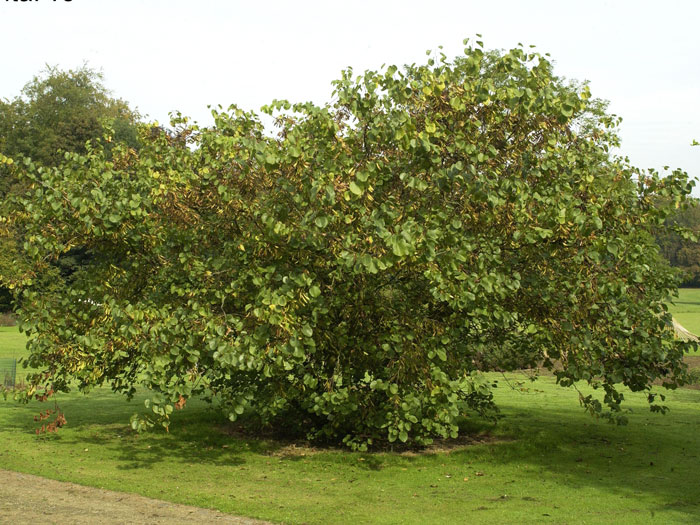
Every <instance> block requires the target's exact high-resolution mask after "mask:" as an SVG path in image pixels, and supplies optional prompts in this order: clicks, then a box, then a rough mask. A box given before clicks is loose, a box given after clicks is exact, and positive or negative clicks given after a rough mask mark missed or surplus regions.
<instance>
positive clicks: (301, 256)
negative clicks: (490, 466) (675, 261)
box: [4, 45, 694, 448]
mask: <svg viewBox="0 0 700 525" xmlns="http://www.w3.org/2000/svg"><path fill="white" fill-rule="evenodd" d="M264 111H265V112H267V113H270V114H272V115H274V116H275V117H276V119H277V120H276V121H277V124H278V126H279V134H278V135H277V136H270V134H269V133H267V132H266V130H265V129H264V128H263V125H262V124H261V122H260V119H259V118H258V116H257V115H255V114H253V113H246V112H243V111H240V110H238V109H237V108H235V107H232V108H230V110H229V111H227V112H219V111H215V112H214V119H215V123H214V125H213V126H212V127H210V128H207V129H199V128H197V127H196V126H189V125H188V124H187V122H186V120H184V119H177V120H176V121H175V122H174V123H173V125H177V126H180V132H179V133H178V136H177V139H175V138H173V137H172V136H170V135H168V134H167V133H160V132H155V133H151V132H148V133H145V134H144V135H143V141H144V143H143V147H142V148H141V149H140V150H139V151H135V150H133V149H131V148H127V147H125V146H123V145H122V146H117V147H116V148H115V149H114V150H113V152H112V154H111V155H110V154H109V153H108V152H107V151H106V150H105V148H104V147H101V146H100V145H99V144H98V145H96V146H95V147H94V148H89V149H88V150H87V152H86V153H85V154H77V153H76V154H71V155H68V156H67V157H66V159H65V162H63V163H62V164H61V165H59V166H58V167H56V168H52V169H40V168H37V167H35V166H34V165H33V164H32V163H29V164H27V165H20V166H18V165H17V164H11V165H9V166H10V169H11V170H13V171H14V173H16V174H17V175H18V176H20V177H22V180H23V181H24V184H25V187H26V189H27V191H26V192H25V194H24V195H22V196H21V197H20V198H18V199H15V200H14V201H13V202H12V205H13V207H12V210H11V213H10V219H11V220H12V222H13V224H17V225H19V226H21V227H22V228H24V229H25V230H26V232H27V235H26V240H27V242H26V243H25V245H24V246H23V250H24V253H25V256H26V257H27V259H28V260H29V261H31V266H30V267H29V268H28V270H27V271H21V272H15V273H14V274H13V275H8V276H4V277H5V279H6V280H8V281H10V282H14V283H17V284H18V285H21V286H22V287H23V304H22V310H21V312H20V314H21V317H22V322H23V324H22V327H23V329H24V330H25V331H26V332H27V334H28V336H29V348H30V350H31V357H30V360H29V362H30V363H31V364H32V365H33V366H36V367H39V368H41V369H43V372H41V373H38V374H36V375H34V376H33V377H32V378H31V384H30V385H29V387H28V389H27V391H26V392H25V393H24V396H25V398H29V397H38V398H40V399H46V398H47V396H50V395H52V394H53V393H54V392H56V391H62V390H67V389H69V388H71V386H72V385H78V387H79V388H80V389H83V390H85V391H87V390H89V389H91V388H92V387H94V386H96V385H100V384H103V383H108V384H110V385H111V386H112V388H113V389H114V390H115V391H118V392H123V393H125V394H126V395H127V396H131V395H133V394H134V392H135V389H136V385H137V384H143V385H144V386H145V387H146V388H147V389H149V390H150V391H152V392H154V393H155V394H154V395H153V396H152V397H151V398H150V399H149V401H148V406H149V407H150V408H151V410H152V412H153V413H154V414H155V416H157V418H159V419H160V421H161V422H162V423H163V424H164V425H167V423H168V421H167V419H168V414H169V413H170V412H171V411H172V410H173V409H174V408H182V407H183V406H184V405H185V402H186V400H187V399H188V398H190V397H191V396H194V395H204V396H205V397H207V398H209V399H211V400H215V401H216V402H217V403H218V404H219V405H220V407H221V408H222V410H223V411H224V412H225V413H226V414H227V415H228V416H229V417H230V418H231V419H236V418H237V417H238V416H239V415H240V414H243V413H247V414H249V416H250V417H251V418H254V419H256V420H258V421H259V422H260V423H262V424H281V425H283V426H284V427H285V428H297V429H299V430H302V431H304V432H305V433H307V435H308V436H309V437H310V438H321V439H323V438H325V439H333V440H338V441H340V440H342V441H344V442H345V443H347V444H348V445H350V446H353V447H358V448H363V447H367V446H369V445H371V444H373V443H377V442H387V441H388V442H393V441H397V440H398V441H401V442H409V441H410V442H415V443H420V444H425V443H428V442H429V441H430V440H431V439H432V438H433V437H436V436H439V437H449V436H453V437H454V436H456V435H457V433H458V431H459V422H460V418H462V417H464V416H466V415H469V414H474V413H477V414H482V415H486V416H489V415H493V414H494V411H495V409H496V407H495V406H494V404H493V398H492V395H491V384H490V382H489V381H488V379H487V377H485V376H484V375H483V372H485V371H493V370H513V369H516V368H522V367H530V366H532V367H534V366H543V367H545V368H547V369H549V370H552V371H553V373H554V374H555V375H556V377H557V380H558V382H559V384H561V385H562V386H572V385H576V384H577V382H580V381H582V382H585V383H588V384H590V385H592V386H593V387H594V388H595V389H596V391H597V392H601V391H602V396H594V395H583V394H581V397H580V399H581V402H582V404H583V405H584V406H585V407H586V408H587V409H588V410H590V411H591V412H592V413H595V414H602V415H607V416H609V417H614V418H616V419H618V420H619V419H621V418H622V417H623V414H622V409H621V405H622V402H623V399H624V395H623V393H622V392H621V391H620V386H621V385H623V386H625V387H628V388H630V389H632V390H634V391H647V392H648V393H649V397H648V399H649V402H650V403H651V406H652V409H654V410H662V407H660V406H659V405H657V404H656V401H657V400H658V399H659V397H658V396H657V394H656V393H654V392H653V391H652V385H653V383H654V382H655V381H657V380H660V381H661V382H662V383H663V385H664V386H666V387H668V388H675V387H676V386H678V385H680V384H683V382H684V381H685V380H686V369H685V365H684V363H683V354H684V351H687V350H688V349H691V348H694V343H690V342H683V341H679V340H676V339H675V338H674V335H673V329H672V324H671V318H670V315H669V314H668V313H667V310H666V306H665V301H667V300H668V299H669V297H670V296H672V294H673V293H674V292H675V290H676V285H677V281H676V279H675V275H674V273H673V271H672V270H671V269H670V268H669V267H668V264H667V263H665V262H664V260H663V259H662V258H661V257H660V255H659V250H658V247H657V246H656V244H655V242H654V239H653V236H652V231H653V230H654V229H656V228H663V224H664V220H665V219H666V218H667V216H668V213H669V212H670V210H671V209H673V208H674V207H676V206H680V205H682V204H683V202H684V201H685V198H686V196H687V195H688V194H689V192H690V191H691V188H692V184H691V183H689V182H688V180H687V175H686V174H684V173H682V172H680V171H676V172H674V173H672V174H670V175H669V176H668V177H666V178H663V179H662V178H660V177H658V176H657V175H656V174H654V173H648V174H647V173H640V172H639V171H638V170H636V169H635V168H633V167H631V166H629V165H628V164H627V163H626V161H625V160H624V159H620V158H617V157H614V156H611V154H610V153H609V151H610V149H611V148H610V146H611V145H614V144H616V143H617V141H618V139H617V135H616V124H617V122H618V120H617V119H616V118H614V117H612V116H609V115H606V114H605V113H604V112H603V111H602V109H601V105H600V104H598V103H595V102H592V100H591V98H590V93H589V91H588V89H587V88H586V87H585V86H583V87H581V86H576V85H573V84H569V83H564V82H562V81H561V80H560V79H558V78H557V77H555V76H554V75H553V73H552V66H551V63H550V62H549V61H548V60H547V59H546V58H545V57H542V56H540V55H539V54H537V53H533V52H530V51H526V50H524V49H523V48H516V49H513V50H511V51H509V52H507V53H502V54H489V55H488V56H487V57H485V54H484V52H483V51H482V49H481V47H480V45H477V46H475V47H467V49H466V50H465V55H464V56H463V57H460V58H458V59H457V60H455V61H453V62H449V61H448V60H447V59H446V57H444V56H439V57H435V58H431V59H430V60H429V61H428V63H427V64H426V65H412V66H407V67H404V68H403V69H399V68H397V67H394V66H392V67H388V68H386V69H384V70H382V71H379V72H373V71H368V72H366V73H364V74H363V75H360V76H359V77H355V76H354V75H353V73H352V71H346V72H344V74H343V75H342V77H341V78H340V79H339V80H338V81H336V82H335V98H334V103H333V104H332V105H328V106H324V107H318V106H315V105H313V104H311V103H308V104H297V105H294V106H292V105H290V104H289V103H287V102H284V101H282V102H275V103H273V104H272V105H271V106H269V107H266V108H264ZM5 162H7V161H6V160H5ZM661 201H663V202H664V203H665V204H664V205H659V202H661ZM47 225H50V227H47ZM75 248H81V249H85V250H90V251H91V252H92V253H93V257H92V258H91V259H90V260H89V261H88V264H86V265H85V266H83V267H81V268H79V269H78V270H77V271H76V272H75V273H74V274H73V275H72V276H71V277H70V278H64V277H62V276H61V275H60V272H59V271H58V269H57V268H56V267H55V265H52V264H51V261H55V260H57V259H59V258H60V257H61V255H62V254H65V253H68V252H70V251H71V250H74V249H75ZM47 283H51V285H50V286H49V285H48V284H47ZM152 423H153V420H149V419H148V418H144V417H136V418H135V419H134V421H133V424H134V426H135V428H142V427H143V426H144V425H149V424H152Z"/></svg>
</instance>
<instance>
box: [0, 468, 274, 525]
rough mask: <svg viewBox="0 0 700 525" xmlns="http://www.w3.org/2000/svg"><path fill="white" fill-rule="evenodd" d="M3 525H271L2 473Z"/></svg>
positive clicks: (0, 509)
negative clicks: (192, 524) (166, 524)
mask: <svg viewBox="0 0 700 525" xmlns="http://www.w3.org/2000/svg"><path fill="white" fill-rule="evenodd" d="M0 523H11V524H13V525H22V524H25V523H26V524H29V523H32V524H35V523H42V524H44V523H51V524H61V525H64V524H66V523H71V524H75V525H88V524H90V525H93V524H100V525H102V524H115V525H116V524H141V523H143V524H145V523H148V524H151V523H168V524H170V525H175V524H186V523H187V524H189V523H197V524H200V523H202V524H205V523H221V524H236V525H262V524H265V523H267V522H263V521H258V520H253V519H249V518H237V517H235V516H230V515H228V514H222V513H221V512H217V511H215V510H209V509H201V508H199V507H189V506H187V505H178V504H175V503H169V502H166V501H160V500H156V499H149V498H144V497H143V496H138V495H136V494H128V493H125V492H114V491H111V490H103V489H96V488H92V487H84V486H82V485H76V484H75V483H65V482H62V481H54V480H51V479H45V478H40V477H37V476H32V475H30V474H21V473H19V472H11V471H7V470H0Z"/></svg>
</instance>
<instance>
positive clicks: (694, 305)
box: [669, 288, 700, 335]
mask: <svg viewBox="0 0 700 525" xmlns="http://www.w3.org/2000/svg"><path fill="white" fill-rule="evenodd" d="M674 303H675V304H672V305H669V311H670V312H671V314H673V317H675V318H676V319H677V320H678V322H679V323H681V324H682V325H683V327H684V328H685V329H686V330H689V331H690V332H692V333H694V334H695V335H700V288H681V289H680V290H678V299H676V301H674Z"/></svg>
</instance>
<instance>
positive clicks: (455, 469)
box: [0, 331, 700, 523]
mask: <svg viewBox="0 0 700 525" xmlns="http://www.w3.org/2000/svg"><path fill="white" fill-rule="evenodd" d="M12 334H13V333H12V332H11V331H0V348H7V347H9V346H11V345H12V344H16V343H9V342H5V339H6V338H9V339H13V337H14V336H13V335H12ZM494 378H495V379H496V378H497V376H494ZM499 385H500V386H499V387H498V388H497V389H496V400H497V402H498V404H499V405H500V406H501V407H502V409H503V413H504V416H505V417H504V419H503V420H502V421H501V422H500V423H499V424H498V425H495V426H494V425H491V424H487V423H483V422H479V421H474V422H472V423H471V424H470V425H468V428H467V430H469V431H470V432H471V433H472V435H474V436H477V437H479V438H480V439H482V441H483V442H482V443H476V444H472V445H462V446H458V447H455V448H452V449H450V450H444V451H440V452H433V453H423V454H415V453H414V454H410V453H403V454H402V453H391V452H383V453H372V454H362V453H352V452H349V451H347V450H329V449H322V450H314V449H309V448H304V447H301V446H293V445H290V444H285V443H279V442H276V441H273V440H267V439H252V438H246V437H242V436H241V435H238V434H235V433H233V434H231V433H230V432H228V431H227V428H228V427H227V425H226V423H225V422H224V421H223V420H222V419H221V418H220V417H219V416H218V415H216V413H213V412H210V411H208V410H207V408H206V406H204V405H203V404H202V403H197V402H194V401H192V402H189V403H188V405H187V407H186V408H185V410H183V411H180V412H176V413H175V414H174V418H173V419H174V421H173V425H172V427H171V430H170V433H165V432H159V431H154V432H151V433H148V434H142V435H136V434H135V433H133V432H132V431H131V429H130V428H129V426H128V419H129V416H130V415H131V414H132V413H133V412H135V411H137V410H140V409H141V408H142V407H143V405H142V403H141V402H142V399H136V400H135V401H134V402H132V403H127V402H125V401H124V400H122V399H121V398H119V397H116V396H115V395H113V394H111V393H110V392H109V391H108V390H106V389H100V390H97V391H95V392H93V393H91V394H90V395H89V396H87V397H85V396H81V395H77V394H71V395H63V396H61V397H60V406H61V408H62V410H63V411H64V412H65V414H66V418H67V420H68V426H67V427H65V428H63V429H61V430H60V432H59V433H58V434H56V435H54V434H51V435H42V436H36V435H35V434H34V429H35V428H36V426H37V424H36V423H35V422H34V421H33V419H32V418H33V416H34V415H35V414H36V413H38V412H39V410H40V409H42V408H46V406H44V405H40V404H37V403H35V404H31V405H17V404H14V403H12V402H7V403H2V402H0V468H5V469H10V470H16V471H22V472H28V473H32V474H37V475H41V476H45V477H49V478H53V479H58V480H66V481H73V482H76V483H80V484H84V485H90V486H96V487H104V488H108V489H114V490H121V491H127V492H135V493H138V494H142V495H145V496H148V497H153V498H158V499H163V500H169V501H174V502H178V503H186V504H190V505H197V506H201V507H210V508H216V509H219V510H221V511H223V512H228V513H232V514H238V515H243V516H251V517H257V518H262V519H267V520H271V521H278V522H279V521H284V522H286V523H328V522H333V523H547V522H552V523H650V522H652V521H654V522H656V523H697V522H698V521H699V520H700V459H698V456H699V455H700V391H698V390H686V389H682V390H678V391H675V392H671V393H669V396H668V404H669V405H670V406H671V409H672V410H671V412H670V413H669V414H668V415H666V416H659V415H655V414H651V413H649V411H648V409H647V408H646V402H645V400H644V399H643V396H641V395H638V394H631V393H630V394H628V395H627V397H628V407H630V408H631V409H633V412H632V414H630V424H629V426H626V427H616V426H612V425H609V424H607V423H604V422H602V421H598V420H595V419H592V418H590V417H589V416H587V415H585V414H584V413H583V412H582V411H581V409H580V408H579V407H578V403H577V395H576V393H575V392H574V391H572V390H570V389H562V388H560V387H557V386H555V385H554V384H553V382H552V381H551V378H544V379H541V380H539V381H538V382H536V383H527V384H526V385H525V386H526V387H528V388H529V389H530V390H529V391H525V392H523V391H521V390H517V389H512V388H509V387H508V386H507V385H506V384H505V382H504V381H502V380H501V381H499ZM50 406H52V405H50ZM465 478H466V480H465Z"/></svg>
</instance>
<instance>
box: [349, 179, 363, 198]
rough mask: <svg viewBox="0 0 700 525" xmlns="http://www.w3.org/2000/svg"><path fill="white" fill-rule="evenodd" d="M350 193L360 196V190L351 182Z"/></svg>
mask: <svg viewBox="0 0 700 525" xmlns="http://www.w3.org/2000/svg"><path fill="white" fill-rule="evenodd" d="M349 188H350V191H351V192H352V193H354V194H355V195H362V188H360V187H359V186H358V185H357V183H355V181H352V182H351V183H350V186H349Z"/></svg>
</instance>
